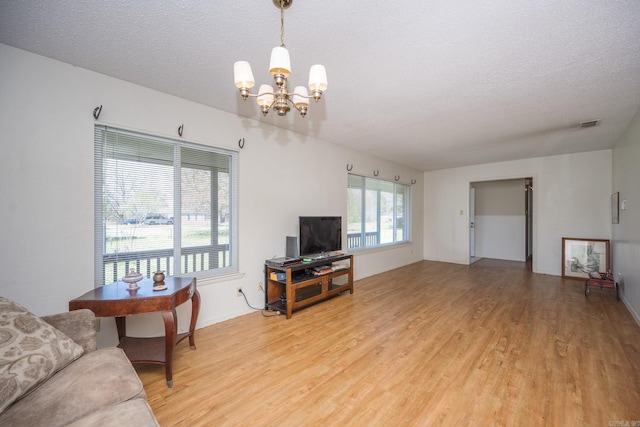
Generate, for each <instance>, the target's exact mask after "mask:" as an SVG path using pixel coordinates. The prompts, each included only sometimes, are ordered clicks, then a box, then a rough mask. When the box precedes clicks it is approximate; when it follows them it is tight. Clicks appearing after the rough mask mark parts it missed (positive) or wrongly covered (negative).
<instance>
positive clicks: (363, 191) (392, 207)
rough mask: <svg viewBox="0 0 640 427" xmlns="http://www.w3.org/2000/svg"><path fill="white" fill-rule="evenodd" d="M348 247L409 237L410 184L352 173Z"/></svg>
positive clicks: (384, 243)
mask: <svg viewBox="0 0 640 427" xmlns="http://www.w3.org/2000/svg"><path fill="white" fill-rule="evenodd" d="M347 191H348V194H347V248H348V249H356V248H370V247H376V246H384V245H390V244H394V243H401V242H408V241H409V239H410V235H409V225H410V224H411V220H410V212H411V210H410V197H409V196H410V193H411V192H410V187H409V186H408V185H405V184H399V183H397V182H390V181H383V180H380V179H375V178H368V177H364V176H359V175H351V174H350V175H349V185H348V190H347Z"/></svg>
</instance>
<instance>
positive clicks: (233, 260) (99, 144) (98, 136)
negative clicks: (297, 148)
mask: <svg viewBox="0 0 640 427" xmlns="http://www.w3.org/2000/svg"><path fill="white" fill-rule="evenodd" d="M107 134H110V135H111V136H113V135H116V134H117V135H124V136H127V137H131V138H139V139H140V140H143V141H145V143H148V144H149V145H150V146H154V145H156V144H157V145H156V146H157V147H158V149H159V150H167V146H169V147H170V149H171V150H172V151H173V158H172V160H171V161H172V164H171V167H172V168H173V180H172V186H173V201H172V202H171V205H172V206H171V208H172V209H173V218H174V220H173V224H167V225H163V227H172V228H173V231H172V233H173V237H172V240H173V245H172V247H171V248H167V249H163V250H159V251H146V250H140V251H131V252H122V253H121V254H120V255H119V256H118V255H117V253H115V254H110V253H106V232H105V228H104V227H105V226H106V225H105V224H106V222H105V219H104V216H105V211H104V199H103V197H104V191H103V190H104V186H103V179H104V175H103V172H104V170H103V164H104V160H105V159H107V158H111V159H115V158H119V159H121V160H126V159H125V158H124V157H122V156H118V155H116V156H117V157H109V156H107V155H105V151H106V147H107V145H108V142H107V136H106V135H107ZM161 145H164V146H165V147H164V148H161ZM190 150H191V151H193V150H196V152H198V153H201V154H202V155H203V156H220V158H223V159H224V160H226V162H227V163H226V164H224V167H215V166H214V165H209V166H208V167H202V169H203V170H208V171H210V175H211V177H210V179H211V186H212V188H211V191H210V194H209V199H208V200H209V201H208V202H209V203H210V204H211V209H210V218H211V219H210V222H211V224H210V228H209V232H210V233H211V239H212V241H211V244H210V245H206V246H205V247H203V248H205V249H208V250H209V252H208V253H206V256H207V257H208V258H207V261H206V262H205V253H204V252H203V254H202V255H201V258H202V260H201V261H199V262H200V264H201V265H202V266H203V268H201V269H197V267H196V261H195V260H196V255H194V254H191V253H190V252H193V251H191V250H190V247H189V246H186V245H185V244H184V243H183V236H182V230H181V228H182V215H183V212H182V204H183V200H182V185H183V182H182V181H183V180H182V171H183V170H184V169H196V168H195V167H194V166H193V164H192V163H189V159H185V161H184V162H183V159H182V154H183V152H190ZM94 155H95V158H94V167H95V171H94V174H95V176H94V245H95V250H94V254H95V266H94V271H95V277H94V286H95V287H99V286H102V285H105V284H107V283H105V281H106V280H107V278H109V280H110V275H107V274H106V268H107V267H106V265H107V260H110V259H111V258H113V257H114V255H115V264H114V265H113V266H112V268H113V272H114V274H113V276H115V277H114V280H119V279H120V277H119V276H120V274H121V273H122V272H121V271H120V270H121V265H120V264H119V263H121V262H122V263H125V265H126V267H124V270H125V271H126V270H128V269H129V268H135V269H136V271H139V272H140V273H142V274H143V275H144V276H145V277H151V276H152V275H153V272H154V271H155V270H154V268H153V267H152V259H154V260H155V257H154V258H148V257H151V256H152V255H150V254H149V252H163V255H161V256H162V257H163V258H166V262H165V264H166V265H168V264H170V268H169V270H170V275H171V276H183V275H189V276H195V277H197V278H206V277H217V276H222V275H227V274H233V273H237V272H238V265H239V262H238V181H239V179H238V178H239V177H238V152H237V150H230V149H226V148H221V147H214V146H209V145H203V144H196V143H192V142H188V141H182V140H177V139H171V138H166V137H159V136H155V135H150V134H146V133H142V132H136V131H130V130H125V129H122V128H116V127H111V126H104V125H95V127H94ZM225 157H226V158H225ZM139 161H141V162H142V163H147V164H166V160H165V159H162V160H157V159H156V160H154V159H151V160H149V159H144V160H139ZM221 172H222V173H226V174H228V205H229V207H228V209H229V213H228V217H227V218H226V221H227V222H228V229H229V231H228V244H225V245H223V246H228V255H224V254H223V255H222V256H224V257H226V258H227V259H226V260H225V264H228V265H223V266H221V267H218V268H205V267H204V266H205V265H206V266H207V267H211V266H212V265H217V261H216V260H212V259H211V257H213V256H214V254H215V255H216V256H221V255H220V245H221V244H220V243H219V242H220V240H219V237H220V234H219V228H218V225H219V224H218V211H217V210H216V208H219V207H220V205H219V204H218V203H217V202H218V200H217V199H218V197H217V196H218V194H217V193H218V191H219V186H218V175H219V174H220V173H221ZM214 183H215V187H214ZM214 193H215V194H214ZM214 202H215V203H216V205H215V207H214ZM214 233H215V240H214ZM216 251H217V252H216ZM164 252H171V255H170V256H167V255H166V254H164ZM125 254H126V255H125ZM136 254H137V256H138V258H137V259H136V258H135V256H136ZM190 255H191V256H193V262H192V263H191V262H190V260H189V256H190ZM185 257H186V258H185ZM109 262H111V263H113V262H114V261H109ZM141 262H142V263H141ZM157 263H158V264H159V263H160V261H159V260H158V261H157ZM191 264H193V269H191V268H190V265H191ZM183 265H184V267H185V269H186V271H185V270H184V269H183ZM192 270H197V271H192ZM168 275H169V274H168ZM109 283H111V281H109Z"/></svg>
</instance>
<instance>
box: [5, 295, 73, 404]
mask: <svg viewBox="0 0 640 427" xmlns="http://www.w3.org/2000/svg"><path fill="white" fill-rule="evenodd" d="M82 353H83V350H82V346H80V345H78V344H76V343H75V342H73V340H71V338H69V337H67V336H66V335H65V334H63V333H62V332H60V331H59V330H57V329H56V328H54V327H53V326H51V325H49V324H48V323H46V322H45V321H44V320H42V319H40V318H39V317H37V316H35V315H33V314H32V313H30V312H29V311H27V310H26V309H25V308H24V307H21V306H20V305H18V304H16V303H14V302H12V301H10V300H8V299H6V298H4V297H0V412H2V411H4V410H5V409H6V408H7V407H8V406H9V405H11V404H12V403H13V402H15V401H16V400H18V399H20V398H21V397H22V396H24V395H25V394H27V393H28V392H29V391H30V390H32V389H33V388H35V387H36V386H37V385H38V384H40V383H41V382H43V381H45V380H46V379H47V378H49V377H51V376H52V375H53V374H55V373H56V372H58V371H59V370H60V369H62V368H64V367H65V366H67V365H68V364H69V363H71V362H72V361H74V360H75V359H77V358H78V357H80V356H81V355H82Z"/></svg>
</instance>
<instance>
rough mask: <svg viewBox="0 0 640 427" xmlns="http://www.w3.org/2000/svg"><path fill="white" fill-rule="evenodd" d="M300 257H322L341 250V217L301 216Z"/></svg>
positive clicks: (332, 254)
mask: <svg viewBox="0 0 640 427" xmlns="http://www.w3.org/2000/svg"><path fill="white" fill-rule="evenodd" d="M299 238H300V257H302V258H303V259H304V258H306V259H313V260H317V259H322V258H328V257H331V256H335V254H336V253H339V251H340V250H342V217H340V216H301V217H300V234H299Z"/></svg>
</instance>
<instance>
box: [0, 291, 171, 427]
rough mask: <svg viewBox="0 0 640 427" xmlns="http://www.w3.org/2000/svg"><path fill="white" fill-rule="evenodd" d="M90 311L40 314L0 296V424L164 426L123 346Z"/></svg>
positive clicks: (32, 425)
mask: <svg viewBox="0 0 640 427" xmlns="http://www.w3.org/2000/svg"><path fill="white" fill-rule="evenodd" d="M96 332H97V323H96V318H95V315H94V314H93V312H91V311H90V310H75V311H71V312H67V313H61V314H55V315H52V316H44V317H37V316H35V315H34V314H32V313H30V312H29V311H28V310H26V309H25V308H24V307H22V306H20V305H18V304H17V303H15V302H13V301H11V300H9V299H7V298H4V297H0V426H30V427H34V426H47V427H49V426H125V425H130V426H136V427H143V426H158V425H159V424H158V422H157V420H156V418H155V416H154V415H153V412H152V411H151V408H150V407H149V404H148V402H147V399H146V394H145V392H144V388H143V386H142V382H141V381H140V378H139V377H138V374H137V373H136V371H135V370H134V369H133V366H132V365H131V362H130V361H129V359H127V357H126V356H125V354H124V352H123V351H122V350H121V349H120V348H117V347H110V348H104V349H100V350H97V349H96Z"/></svg>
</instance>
